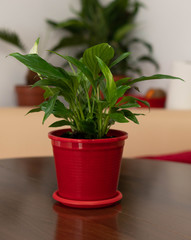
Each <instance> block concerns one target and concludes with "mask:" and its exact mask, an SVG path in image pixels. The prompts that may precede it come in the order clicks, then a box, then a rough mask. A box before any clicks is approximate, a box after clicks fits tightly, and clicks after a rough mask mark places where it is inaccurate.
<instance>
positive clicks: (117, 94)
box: [112, 86, 131, 104]
mask: <svg viewBox="0 0 191 240" xmlns="http://www.w3.org/2000/svg"><path fill="white" fill-rule="evenodd" d="M130 88H131V87H130V86H119V87H117V89H116V91H115V94H114V97H113V99H112V102H113V104H115V103H116V102H117V100H118V99H119V98H121V97H123V96H124V94H125V93H126V91H127V90H128V89H130Z"/></svg>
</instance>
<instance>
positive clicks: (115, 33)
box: [47, 0, 159, 75]
mask: <svg viewBox="0 0 191 240" xmlns="http://www.w3.org/2000/svg"><path fill="white" fill-rule="evenodd" d="M80 5H81V10H80V11H79V12H74V13H75V15H76V16H75V17H74V18H71V19H68V20H66V21H61V22H55V21H52V20H48V21H47V22H48V23H49V24H51V25H52V26H53V27H54V28H56V29H62V30H64V33H65V36H64V37H63V38H62V39H61V40H59V42H58V43H57V44H56V45H55V46H54V47H53V48H52V50H53V51H57V50H58V49H61V48H65V47H74V46H80V47H81V49H82V50H77V53H76V55H75V56H76V57H77V58H79V57H81V56H82V54H83V52H84V49H85V48H87V47H91V46H94V45H96V44H99V43H104V42H107V43H109V44H110V45H111V46H112V47H113V48H114V50H115V53H116V56H115V57H116V58H117V57H119V56H120V55H121V54H122V53H123V52H129V51H130V48H131V46H132V45H133V44H134V43H139V44H140V45H143V46H144V47H145V48H146V49H147V53H146V54H141V55H140V56H138V57H137V58H131V57H129V58H127V59H125V60H124V61H123V62H121V63H120V64H119V65H118V66H117V67H114V68H113V72H114V74H118V75H119V74H123V75H124V74H126V72H127V73H128V74H130V72H134V73H138V74H141V72H142V69H141V67H140V66H139V65H140V64H139V63H140V62H142V61H148V62H150V63H152V64H154V65H155V67H156V68H157V69H158V67H159V66H158V63H157V62H156V61H155V60H154V58H153V57H152V46H151V44H149V43H148V42H146V41H144V40H142V39H140V38H134V37H132V36H131V33H132V31H133V30H134V28H135V27H136V24H135V19H136V16H137V14H138V13H139V10H140V8H141V7H142V6H143V4H142V3H140V2H139V1H137V0H113V1H111V2H110V3H108V4H107V5H106V6H103V5H102V4H101V2H100V1H99V0H80Z"/></svg>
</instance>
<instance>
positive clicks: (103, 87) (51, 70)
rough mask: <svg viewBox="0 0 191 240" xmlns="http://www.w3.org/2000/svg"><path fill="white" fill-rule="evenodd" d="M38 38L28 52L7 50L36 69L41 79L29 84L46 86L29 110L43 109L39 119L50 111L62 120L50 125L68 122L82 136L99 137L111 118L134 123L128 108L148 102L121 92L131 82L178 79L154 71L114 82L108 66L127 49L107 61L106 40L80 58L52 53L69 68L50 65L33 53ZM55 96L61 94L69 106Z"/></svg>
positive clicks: (111, 52)
mask: <svg viewBox="0 0 191 240" xmlns="http://www.w3.org/2000/svg"><path fill="white" fill-rule="evenodd" d="M38 41H39V40H37V41H36V43H35V45H34V47H33V49H32V51H31V53H30V54H27V55H22V54H20V53H12V54H10V55H11V56H13V57H14V58H16V59H17V60H19V61H20V62H21V63H23V64H25V65H26V66H27V67H28V68H29V69H30V70H32V71H34V72H36V73H38V75H39V76H40V78H41V80H39V81H38V82H36V83H35V84H34V85H33V86H34V87H35V86H40V87H43V88H45V90H46V92H45V96H44V97H45V99H47V98H48V100H46V101H44V102H43V103H42V104H40V105H39V106H38V107H36V108H34V109H32V110H31V111H30V112H29V113H32V112H39V111H44V113H45V114H44V118H43V123H44V121H45V120H46V119H47V118H48V117H49V116H50V115H51V114H53V115H54V116H55V117H58V118H61V119H62V120H59V121H56V122H54V123H53V124H52V125H50V127H61V126H65V125H68V126H70V127H71V129H72V131H73V132H74V133H76V132H77V133H79V134H80V136H82V138H103V137H104V136H105V135H106V134H107V132H108V130H109V128H110V127H111V125H112V124H114V123H115V122H121V123H127V122H129V120H130V121H133V122H134V123H137V124H138V120H137V118H136V115H137V114H134V113H132V111H130V110H129V109H130V108H133V107H140V105H139V102H142V103H144V104H145V105H147V106H148V107H149V104H148V103H147V102H146V101H141V100H139V99H138V98H135V97H131V96H124V93H125V92H126V91H127V90H128V89H130V88H131V86H132V85H133V84H135V83H137V82H141V81H145V80H152V79H162V78H166V79H170V78H171V79H180V78H176V77H172V76H168V75H160V74H158V75H153V76H149V77H144V76H143V77H139V78H136V79H134V80H132V79H130V78H123V79H121V80H119V81H117V82H115V81H114V79H113V75H112V73H111V71H110V69H112V68H113V67H114V66H115V65H116V64H118V63H119V62H121V61H122V60H124V59H125V58H127V57H128V56H129V53H128V52H127V53H123V54H122V55H121V56H120V57H119V58H117V59H116V60H114V61H112V62H111V60H112V58H113V57H114V50H113V48H112V47H111V46H110V45H109V44H107V43H102V44H99V45H95V46H93V47H91V48H88V49H86V50H85V52H84V54H83V57H82V58H81V59H80V60H77V59H76V58H73V57H70V56H63V55H60V54H58V53H56V54H57V55H58V56H60V57H61V58H63V59H65V60H67V61H68V62H69V64H70V67H71V72H67V71H66V70H64V69H63V68H60V67H55V66H53V65H51V64H50V63H48V62H46V61H45V60H44V59H42V58H41V57H40V56H39V55H38V54H37V46H38ZM58 97H61V98H64V99H65V100H66V102H68V105H69V107H66V106H65V105H64V103H62V102H61V101H60V100H59V99H58ZM119 99H120V100H119Z"/></svg>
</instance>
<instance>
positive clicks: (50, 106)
mask: <svg viewBox="0 0 191 240" xmlns="http://www.w3.org/2000/svg"><path fill="white" fill-rule="evenodd" d="M57 97H58V95H57V94H55V95H54V96H53V97H52V98H51V99H50V100H49V101H47V106H46V109H45V114H44V118H43V121H42V123H43V124H44V122H45V121H46V119H47V118H48V117H49V116H50V115H51V114H52V111H53V109H54V105H55V102H56V99H57Z"/></svg>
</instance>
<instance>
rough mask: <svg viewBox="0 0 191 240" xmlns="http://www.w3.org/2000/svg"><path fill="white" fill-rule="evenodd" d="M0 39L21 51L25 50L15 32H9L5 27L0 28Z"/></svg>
mask: <svg viewBox="0 0 191 240" xmlns="http://www.w3.org/2000/svg"><path fill="white" fill-rule="evenodd" d="M0 39H1V40H3V41H5V42H7V43H10V44H12V45H14V46H16V47H18V48H19V49H21V50H23V51H24V50H25V48H24V45H23V43H22V42H21V40H20V37H19V36H18V34H17V33H15V32H10V31H8V30H5V29H0Z"/></svg>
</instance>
